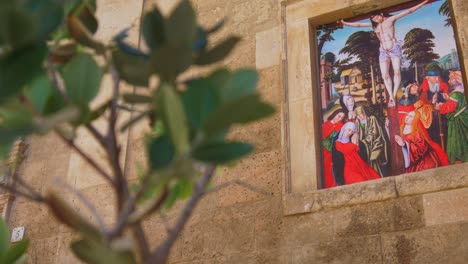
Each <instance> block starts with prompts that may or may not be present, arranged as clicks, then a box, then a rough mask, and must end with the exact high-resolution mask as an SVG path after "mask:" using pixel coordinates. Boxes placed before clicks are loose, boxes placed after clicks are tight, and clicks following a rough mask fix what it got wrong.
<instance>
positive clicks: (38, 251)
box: [26, 235, 68, 264]
mask: <svg viewBox="0 0 468 264" xmlns="http://www.w3.org/2000/svg"><path fill="white" fill-rule="evenodd" d="M59 240H60V236H57V235H55V236H50V237H47V238H41V239H35V240H34V241H33V242H32V243H30V244H29V248H28V251H27V254H28V260H27V262H26V263H28V264H51V263H56V262H54V261H55V256H56V254H57V253H58V251H57V249H58V247H57V246H58V242H59ZM67 264H68V263H67Z"/></svg>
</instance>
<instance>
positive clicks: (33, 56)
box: [0, 44, 47, 101]
mask: <svg viewBox="0 0 468 264" xmlns="http://www.w3.org/2000/svg"><path fill="white" fill-rule="evenodd" d="M46 53H47V48H46V46H45V44H42V45H37V46H31V47H28V48H25V49H22V50H18V51H15V52H14V53H12V54H10V55H9V56H8V57H7V58H5V59H2V60H0V87H1V88H0V101H2V100H4V99H6V98H7V97H10V96H14V95H16V94H17V93H19V92H20V91H21V89H22V88H23V86H24V85H26V84H27V83H28V82H30V81H31V80H32V79H34V78H35V77H36V76H37V75H38V74H39V73H40V72H41V70H42V62H43V60H44V59H45V57H46Z"/></svg>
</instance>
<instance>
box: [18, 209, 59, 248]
mask: <svg viewBox="0 0 468 264" xmlns="http://www.w3.org/2000/svg"><path fill="white" fill-rule="evenodd" d="M9 222H10V223H12V224H13V225H12V226H14V227H16V226H24V228H25V233H24V235H25V237H26V238H30V239H32V241H35V240H36V239H46V238H48V237H50V236H51V235H54V234H57V233H60V232H61V229H60V226H61V223H59V222H58V220H56V219H55V218H54V217H53V216H52V213H51V212H50V211H49V209H48V208H47V207H46V206H45V205H42V204H38V203H32V202H19V203H16V202H15V203H14V204H13V207H12V213H11V216H10V221H9ZM32 243H35V242H32Z"/></svg>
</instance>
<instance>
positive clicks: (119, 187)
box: [107, 66, 130, 211]
mask: <svg viewBox="0 0 468 264" xmlns="http://www.w3.org/2000/svg"><path fill="white" fill-rule="evenodd" d="M111 75H112V80H113V81H114V86H113V96H112V102H111V107H110V117H109V129H108V131H107V139H108V147H107V150H108V154H109V158H110V161H111V165H112V168H113V170H114V174H115V177H116V178H115V185H116V191H117V208H118V209H119V210H118V211H121V209H122V207H123V206H124V202H125V200H126V199H128V198H129V196H130V191H129V189H128V183H127V180H126V179H125V176H124V173H123V170H122V167H121V166H120V160H119V157H120V147H119V145H118V143H117V136H116V124H117V108H118V102H119V89H120V77H119V74H118V72H117V70H116V69H115V67H113V66H112V67H111Z"/></svg>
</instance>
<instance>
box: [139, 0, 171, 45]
mask: <svg viewBox="0 0 468 264" xmlns="http://www.w3.org/2000/svg"><path fill="white" fill-rule="evenodd" d="M141 23H142V26H141V34H142V35H143V38H144V39H145V41H146V44H147V45H148V47H150V48H151V49H153V50H154V49H158V48H160V47H162V46H163V44H164V43H165V41H166V32H165V28H164V23H165V21H164V17H163V15H162V14H161V12H160V11H159V9H158V8H157V7H156V6H155V7H154V8H153V9H152V10H151V11H149V12H148V13H146V15H145V16H144V17H143V20H142V22H141Z"/></svg>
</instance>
